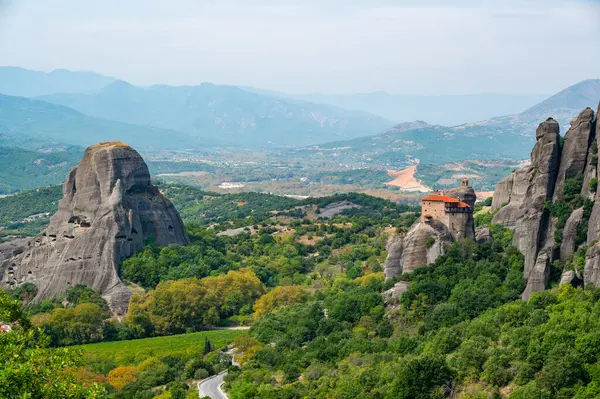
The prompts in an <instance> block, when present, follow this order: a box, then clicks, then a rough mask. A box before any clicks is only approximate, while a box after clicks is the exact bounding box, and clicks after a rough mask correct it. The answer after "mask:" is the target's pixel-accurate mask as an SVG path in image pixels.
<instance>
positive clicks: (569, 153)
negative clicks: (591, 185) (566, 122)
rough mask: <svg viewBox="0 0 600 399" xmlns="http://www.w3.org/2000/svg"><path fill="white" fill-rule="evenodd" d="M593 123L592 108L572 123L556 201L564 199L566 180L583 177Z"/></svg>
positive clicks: (567, 138)
mask: <svg viewBox="0 0 600 399" xmlns="http://www.w3.org/2000/svg"><path fill="white" fill-rule="evenodd" d="M593 122H594V111H592V109H591V108H586V109H585V110H584V111H583V112H582V113H581V114H579V116H577V117H576V118H574V119H573V120H572V121H571V128H570V129H569V131H568V132H567V134H566V135H565V140H564V144H563V148H562V152H561V156H560V168H559V170H558V175H557V178H556V187H555V189H554V195H553V199H554V200H557V199H560V198H563V196H564V195H563V189H564V184H565V180H566V179H570V178H574V177H578V176H583V174H584V171H585V169H586V161H587V158H588V149H589V146H590V144H591V142H592V140H593V138H594V132H593V131H592V124H593ZM583 187H585V185H584V186H583ZM583 187H582V188H583ZM586 192H587V191H586Z"/></svg>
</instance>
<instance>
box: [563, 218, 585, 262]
mask: <svg viewBox="0 0 600 399" xmlns="http://www.w3.org/2000/svg"><path fill="white" fill-rule="evenodd" d="M582 219H583V208H579V209H577V210H575V211H573V213H571V216H569V218H568V219H567V223H566V224H565V227H564V228H563V234H562V235H563V239H562V243H561V244H560V260H561V261H563V262H566V261H567V260H569V258H570V257H571V256H572V255H573V254H574V253H575V250H576V249H577V245H576V244H577V228H578V227H579V224H580V223H581V221H582Z"/></svg>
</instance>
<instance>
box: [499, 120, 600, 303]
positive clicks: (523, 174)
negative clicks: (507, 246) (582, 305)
mask: <svg viewBox="0 0 600 399" xmlns="http://www.w3.org/2000/svg"><path fill="white" fill-rule="evenodd" d="M599 111H600V108H599ZM599 129H600V128H599V126H598V122H597V114H594V111H593V110H592V109H590V108H586V109H585V110H584V111H582V112H581V113H580V114H579V115H578V116H577V117H576V118H574V119H573V120H572V121H571V127H570V129H569V130H568V132H567V133H566V135H565V138H564V143H563V146H562V148H559V147H560V146H559V137H558V124H557V123H556V122H555V121H553V120H550V119H549V120H548V121H546V122H544V123H542V124H541V125H540V127H539V128H538V131H537V133H536V138H537V143H536V145H535V147H534V149H533V152H532V154H531V165H530V166H528V167H525V168H523V169H520V170H518V171H516V172H514V173H513V174H511V175H510V176H509V177H507V178H505V179H503V180H502V181H501V182H500V183H498V185H497V186H496V192H495V193H494V199H493V202H492V207H493V209H496V210H498V212H497V214H496V215H495V216H494V219H493V222H494V223H498V224H503V225H504V226H506V227H509V228H512V229H513V230H514V241H513V244H514V245H515V246H516V247H517V249H519V251H521V252H522V253H523V255H524V257H525V277H526V278H527V288H526V289H525V291H524V292H523V295H522V296H523V298H525V299H527V298H529V296H530V295H531V294H532V293H533V292H536V291H540V290H543V289H545V288H546V287H547V284H548V279H549V275H550V265H551V264H552V262H553V261H554V260H556V259H560V260H561V261H563V263H564V264H567V266H568V264H569V262H571V259H572V257H573V254H574V253H575V252H576V251H577V250H578V235H579V234H580V233H581V231H584V230H581V229H580V226H585V224H583V223H587V225H588V231H587V245H588V247H589V248H588V252H587V255H586V262H585V270H584V273H583V280H584V281H583V282H584V283H585V284H588V283H593V284H596V285H600V247H599V246H598V245H597V244H596V243H597V242H598V239H599V238H600V236H599V235H600V196H599V195H598V194H597V193H595V192H594V191H593V190H592V189H590V182H591V181H592V180H593V179H597V178H598V170H599V168H598V144H597V141H598V140H597V138H598V134H599V133H600V132H599ZM559 154H560V159H559V156H558V155H559ZM569 179H578V180H579V182H580V183H581V182H583V184H582V187H581V189H579V188H578V187H577V188H576V189H577V190H578V191H576V192H575V193H573V192H572V191H573V190H565V187H566V186H567V184H566V183H567V181H568V180H569ZM578 180H571V181H570V186H569V188H573V182H577V181H578ZM568 191H571V192H570V193H568ZM578 193H579V194H580V195H581V198H580V199H578V197H577V194H578ZM567 194H568V195H567ZM585 199H594V201H595V202H594V206H593V209H592V213H591V216H590V218H589V221H588V220H587V214H586V212H585V209H588V208H582V207H579V208H578V209H573V208H574V206H573V205H576V204H577V205H581V204H582V203H583V200H585ZM549 200H551V201H552V207H545V206H544V203H545V202H546V201H549ZM587 206H588V205H586V207H587ZM590 206H591V205H590ZM548 208H552V209H555V210H557V211H556V213H554V211H553V215H556V217H552V216H550V212H549V211H548ZM565 208H566V210H567V211H568V212H571V213H570V215H568V213H567V215H565ZM569 209H571V210H572V211H569ZM584 219H586V220H584ZM558 229H560V230H559V231H558ZM555 231H556V234H555ZM555 241H556V243H555ZM559 244H560V245H559ZM567 280H569V281H570V282H571V283H574V282H575V283H576V282H578V281H580V279H579V276H578V275H577V272H574V277H573V276H571V274H568V273H565V275H564V276H563V282H566V281H567Z"/></svg>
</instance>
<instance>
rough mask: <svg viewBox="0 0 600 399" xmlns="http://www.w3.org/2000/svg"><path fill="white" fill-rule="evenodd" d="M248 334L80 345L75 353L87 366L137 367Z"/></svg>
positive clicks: (231, 332) (204, 334)
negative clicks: (150, 361)
mask: <svg viewBox="0 0 600 399" xmlns="http://www.w3.org/2000/svg"><path fill="white" fill-rule="evenodd" d="M243 334H247V331H245V330H215V331H202V332H197V333H190V334H182V335H171V336H167V337H155V338H144V339H136V340H132V341H115V342H100V343H97V344H88V345H80V346H75V347H73V349H74V350H79V351H81V352H83V362H84V364H86V365H93V364H97V363H114V364H115V365H116V366H131V365H137V364H139V363H140V362H141V361H143V360H145V359H147V358H149V357H152V356H155V357H158V358H160V357H162V356H167V355H169V356H183V355H188V356H192V355H194V354H196V353H200V352H202V349H203V348H204V339H205V337H208V339H209V340H210V341H211V342H212V344H213V345H214V347H215V348H221V347H224V346H226V345H227V344H229V343H230V342H231V341H232V340H233V339H234V338H236V337H238V336H240V335H243Z"/></svg>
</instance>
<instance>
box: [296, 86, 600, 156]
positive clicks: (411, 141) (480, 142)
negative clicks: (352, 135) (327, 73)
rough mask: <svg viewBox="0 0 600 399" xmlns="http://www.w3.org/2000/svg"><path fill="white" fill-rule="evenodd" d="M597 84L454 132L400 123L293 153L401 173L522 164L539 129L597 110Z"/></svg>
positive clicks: (573, 88)
mask: <svg viewBox="0 0 600 399" xmlns="http://www.w3.org/2000/svg"><path fill="white" fill-rule="evenodd" d="M599 101H600V80H586V81H583V82H580V83H577V84H576V85H573V86H571V87H569V88H567V89H565V90H563V91H561V92H560V93H557V94H556V95H554V96H552V97H550V98H549V99H547V100H545V101H543V102H541V103H539V104H537V105H535V106H533V107H531V108H529V109H527V110H525V111H524V112H521V113H519V114H514V115H508V116H503V117H496V118H492V119H489V120H486V121H481V122H476V123H467V124H463V125H459V126H455V127H446V126H440V125H430V124H427V123H426V122H415V123H403V124H399V125H396V126H394V127H392V128H391V129H389V130H387V131H385V132H384V133H382V134H378V135H375V136H370V137H361V138H357V139H354V140H345V141H336V142H332V143H326V144H322V145H319V146H312V147H307V148H304V149H300V150H297V151H298V152H300V153H302V154H304V156H307V157H317V158H318V157H319V156H322V157H332V156H334V157H336V158H337V159H339V160H340V163H353V164H361V165H364V166H369V165H370V166H380V167H387V168H402V167H406V166H409V165H412V164H415V163H417V162H421V163H424V164H445V163H448V162H456V161H464V160H501V159H512V160H515V159H526V158H527V157H528V155H529V151H530V149H531V147H532V145H533V143H534V142H535V129H536V128H537V126H538V124H539V123H541V122H543V121H544V120H546V118H548V117H553V118H554V119H556V120H557V121H559V123H560V124H561V128H562V131H563V133H564V132H565V131H566V130H567V129H568V128H569V126H570V121H571V119H572V118H574V117H575V116H577V115H578V114H579V112H581V110H582V109H584V108H585V107H592V108H593V109H594V110H596V109H597V106H598V102H599Z"/></svg>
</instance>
